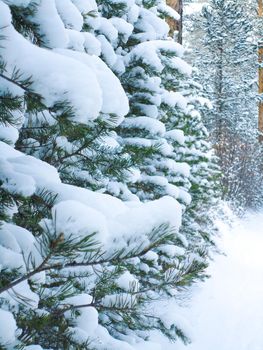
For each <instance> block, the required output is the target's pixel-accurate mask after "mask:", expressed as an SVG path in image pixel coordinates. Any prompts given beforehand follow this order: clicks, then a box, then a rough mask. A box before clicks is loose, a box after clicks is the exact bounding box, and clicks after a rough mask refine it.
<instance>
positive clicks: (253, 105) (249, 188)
mask: <svg viewBox="0 0 263 350" xmlns="http://www.w3.org/2000/svg"><path fill="white" fill-rule="evenodd" d="M196 2H197V4H195V6H197V5H200V7H199V10H201V8H202V11H197V12H194V13H192V14H190V15H187V16H186V18H185V35H186V38H185V39H186V40H187V41H188V40H189V41H190V42H192V43H194V47H193V51H192V53H191V56H192V60H193V63H194V65H195V66H196V67H197V69H198V74H196V77H195V78H196V80H197V81H198V82H199V83H201V85H202V87H203V95H204V97H205V98H208V99H209V100H210V101H211V103H212V105H213V108H212V109H211V110H210V111H207V112H206V113H205V115H204V123H205V125H206V126H207V128H208V130H209V132H210V133H211V142H212V144H213V145H214V147H215V149H216V153H217V155H218V157H219V158H220V166H221V169H222V174H223V176H222V185H223V187H224V193H225V199H226V200H228V201H230V202H231V203H232V204H233V205H234V207H235V208H236V209H238V210H239V209H241V210H244V208H245V209H247V208H250V209H251V208H252V209H254V208H258V207H260V206H261V205H262V198H263V196H262V183H263V177H262V145H261V144H260V143H259V142H258V131H257V130H258V100H259V97H258V48H257V46H258V42H257V41H258V37H260V36H261V35H262V34H261V32H262V24H261V22H260V21H259V20H258V19H257V6H258V2H257V1H254V0H248V1H242V0H235V1H233V0H210V1H202V0H199V1H196ZM202 5H203V7H202Z"/></svg>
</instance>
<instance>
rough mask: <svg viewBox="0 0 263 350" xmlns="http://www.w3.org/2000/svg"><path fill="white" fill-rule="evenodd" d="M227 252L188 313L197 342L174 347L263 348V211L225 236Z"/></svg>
mask: <svg viewBox="0 0 263 350" xmlns="http://www.w3.org/2000/svg"><path fill="white" fill-rule="evenodd" d="M223 243H224V249H225V252H226V253H227V257H224V256H219V257H217V258H216V261H215V262H214V263H213V264H212V266H211V268H210V271H209V272H210V274H211V275H212V278H211V279H209V280H208V281H207V282H206V283H205V284H204V285H203V286H202V287H201V290H198V291H197V293H196V296H195V297H194V299H193V300H192V305H193V306H192V308H190V310H188V311H186V312H187V318H188V319H190V320H191V323H192V326H193V333H194V334H193V343H192V344H191V345H190V346H188V347H184V346H182V347H181V346H179V348H178V347H175V350H263V213H261V214H253V215H250V216H249V217H248V219H246V220H243V221H241V222H240V223H239V225H237V226H236V227H235V228H234V229H232V230H231V231H230V232H225V234H224V237H223Z"/></svg>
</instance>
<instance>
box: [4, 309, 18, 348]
mask: <svg viewBox="0 0 263 350" xmlns="http://www.w3.org/2000/svg"><path fill="white" fill-rule="evenodd" d="M0 325H1V326H0V344H6V345H7V343H10V342H12V341H14V340H15V331H16V321H15V319H14V316H13V315H12V314H11V312H9V311H5V310H3V309H0Z"/></svg>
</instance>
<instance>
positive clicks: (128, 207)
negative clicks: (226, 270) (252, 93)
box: [0, 0, 218, 350]
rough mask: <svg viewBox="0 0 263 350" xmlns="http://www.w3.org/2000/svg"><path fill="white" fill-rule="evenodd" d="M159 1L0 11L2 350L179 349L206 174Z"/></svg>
mask: <svg viewBox="0 0 263 350" xmlns="http://www.w3.org/2000/svg"><path fill="white" fill-rule="evenodd" d="M167 17H170V18H175V19H178V14H177V13H176V12H175V11H174V10H172V9H171V8H169V7H167V6H166V4H165V1H162V0H151V1H146V0H145V1H143V0H110V1H109V0H108V1H103V0H98V1H95V0H0V203H1V204H0V274H1V278H0V348H1V349H27V350H42V349H89V350H91V349H92V350H93V349H101V350H102V349H103V350H105V349H107V350H110V349H112V350H116V349H118V350H140V349H143V350H146V349H151V350H153V349H154V350H159V349H163V347H164V346H166V347H167V349H168V348H169V346H171V348H172V347H173V346H172V345H169V344H170V341H176V340H177V339H178V338H181V339H182V340H183V341H185V342H187V341H188V333H187V325H186V324H185V320H183V319H182V318H181V316H180V308H179V306H178V299H179V298H180V294H181V293H182V289H184V288H186V287H188V286H189V285H191V283H192V282H193V281H195V280H197V279H201V278H203V277H204V269H205V267H206V266H207V256H208V254H209V247H210V246H211V245H213V238H212V234H213V232H214V230H215V228H214V226H213V222H212V220H211V218H212V211H213V206H214V204H215V203H216V198H217V177H218V169H217V166H216V164H215V159H214V155H213V152H212V151H211V147H210V145H209V143H208V142H207V138H208V134H207V131H206V129H205V127H204V126H203V124H202V120H201V114H200V112H199V108H200V106H201V105H204V104H207V101H206V100H205V99H203V98H199V97H198V90H197V89H196V87H194V85H193V82H192V80H191V67H190V66H189V65H188V64H187V63H186V62H185V61H184V59H183V55H184V50H183V48H182V47H181V46H180V45H179V44H177V43H175V42H174V41H173V40H172V39H171V38H169V36H168V32H169V26H168V24H167V23H166V21H165V18H167Z"/></svg>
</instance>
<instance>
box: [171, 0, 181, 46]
mask: <svg viewBox="0 0 263 350" xmlns="http://www.w3.org/2000/svg"><path fill="white" fill-rule="evenodd" d="M167 5H169V6H171V7H172V8H173V9H174V10H176V11H177V12H178V13H179V15H180V16H181V18H180V20H179V21H175V20H173V19H169V20H168V24H169V26H170V29H171V34H172V35H173V34H174V32H178V36H177V37H178V42H179V43H180V44H182V42H183V0H167Z"/></svg>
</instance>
